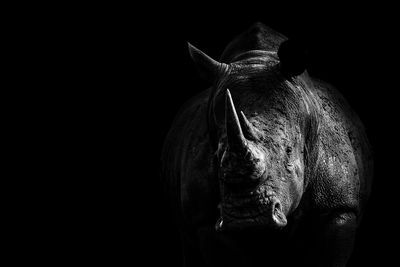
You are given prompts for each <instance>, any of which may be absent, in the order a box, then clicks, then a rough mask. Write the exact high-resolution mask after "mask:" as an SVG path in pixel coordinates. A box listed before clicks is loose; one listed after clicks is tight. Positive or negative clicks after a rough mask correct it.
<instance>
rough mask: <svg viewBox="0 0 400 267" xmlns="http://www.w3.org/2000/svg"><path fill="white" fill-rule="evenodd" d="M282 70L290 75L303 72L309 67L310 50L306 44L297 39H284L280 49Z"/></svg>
mask: <svg viewBox="0 0 400 267" xmlns="http://www.w3.org/2000/svg"><path fill="white" fill-rule="evenodd" d="M278 57H279V60H280V68H281V72H282V73H283V74H284V75H285V76H288V77H293V76H297V75H300V74H302V73H303V72H304V71H305V70H306V67H307V58H308V52H307V50H306V48H305V47H304V45H303V44H302V43H300V42H299V41H296V40H290V39H289V40H286V41H284V42H283V43H282V44H281V45H280V46H279V49H278Z"/></svg>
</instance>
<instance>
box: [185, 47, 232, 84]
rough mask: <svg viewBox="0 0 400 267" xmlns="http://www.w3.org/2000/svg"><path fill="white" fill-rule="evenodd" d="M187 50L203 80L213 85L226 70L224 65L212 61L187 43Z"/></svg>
mask: <svg viewBox="0 0 400 267" xmlns="http://www.w3.org/2000/svg"><path fill="white" fill-rule="evenodd" d="M188 48H189V53H190V57H191V58H192V60H193V61H194V63H195V64H196V66H197V68H198V70H199V72H200V75H201V76H202V77H203V78H204V79H205V80H207V81H209V82H211V83H213V82H214V81H215V80H216V79H218V77H219V76H221V74H222V73H223V72H224V71H225V70H226V69H227V68H228V66H227V65H226V64H224V63H220V62H218V61H216V60H214V59H212V58H211V57H209V56H208V55H206V54H205V53H204V52H202V51H201V50H200V49H198V48H196V47H194V46H193V45H191V44H190V43H188Z"/></svg>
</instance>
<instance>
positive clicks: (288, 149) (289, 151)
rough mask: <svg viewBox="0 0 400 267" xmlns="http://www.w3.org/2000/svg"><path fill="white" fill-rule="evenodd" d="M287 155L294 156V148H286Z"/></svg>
mask: <svg viewBox="0 0 400 267" xmlns="http://www.w3.org/2000/svg"><path fill="white" fill-rule="evenodd" d="M286 154H288V155H289V156H290V155H292V147H290V146H288V147H287V148H286Z"/></svg>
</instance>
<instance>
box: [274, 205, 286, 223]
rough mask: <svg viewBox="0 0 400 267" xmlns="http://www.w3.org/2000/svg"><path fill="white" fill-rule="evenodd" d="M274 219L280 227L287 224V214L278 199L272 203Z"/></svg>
mask: <svg viewBox="0 0 400 267" xmlns="http://www.w3.org/2000/svg"><path fill="white" fill-rule="evenodd" d="M272 221H273V223H274V225H275V226H276V227H278V228H282V227H284V226H286V224H287V220H286V216H285V214H284V213H283V211H282V205H281V203H280V202H279V201H278V200H275V201H274V202H273V203H272Z"/></svg>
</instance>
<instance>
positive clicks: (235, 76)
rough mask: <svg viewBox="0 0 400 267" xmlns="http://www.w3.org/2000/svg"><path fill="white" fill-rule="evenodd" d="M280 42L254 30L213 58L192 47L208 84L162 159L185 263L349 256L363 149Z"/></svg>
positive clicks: (184, 113)
mask: <svg viewBox="0 0 400 267" xmlns="http://www.w3.org/2000/svg"><path fill="white" fill-rule="evenodd" d="M286 40H287V38H286V37H284V36H283V35H281V34H279V33H277V32H275V31H273V30H272V29H270V28H268V27H266V26H264V25H263V24H261V23H256V24H255V25H253V26H252V27H251V28H250V29H249V30H247V31H246V32H244V33H243V34H242V35H240V36H238V37H237V38H236V39H234V40H233V41H232V42H231V43H230V44H229V45H228V47H227V48H226V49H225V51H224V53H223V55H222V57H221V58H220V60H219V61H213V60H212V59H211V58H209V57H208V56H207V55H205V54H204V53H202V52H201V51H200V50H198V49H196V48H194V47H192V46H190V47H189V49H190V53H191V56H192V57H193V59H194V61H195V63H196V64H197V65H198V66H199V70H200V72H201V73H202V74H203V76H204V77H206V79H208V80H209V81H210V83H211V87H210V88H208V89H207V90H205V91H203V92H202V93H200V94H199V95H197V96H195V97H193V98H192V99H191V100H189V101H188V102H187V103H186V104H185V105H184V106H183V107H182V109H181V111H180V112H179V114H178V115H177V116H176V118H175V120H174V122H173V125H172V127H171V129H170V131H169V133H168V135H167V138H166V140H165V143H164V148H163V154H162V177H163V182H164V183H165V188H166V189H167V194H168V198H169V199H170V200H171V205H172V208H173V211H174V214H175V216H176V219H177V222H178V225H179V229H180V231H181V238H182V242H183V253H184V265H185V266H261V265H263V266H289V265H293V264H296V266H346V264H347V262H348V260H349V258H350V256H351V253H352V249H353V246H354V238H355V233H356V229H357V227H358V225H359V223H360V221H361V218H362V215H363V211H364V209H365V205H366V201H367V199H368V196H369V194H370V189H371V181H372V172H373V171H372V168H373V163H372V157H371V153H370V148H369V143H368V140H367V137H366V134H365V131H364V128H363V125H362V123H361V122H360V120H359V118H358V117H357V115H356V114H355V113H354V112H353V111H352V110H351V108H350V107H349V106H348V104H347V103H346V101H345V99H344V98H343V97H342V96H341V95H340V93H339V92H338V91H337V90H336V89H335V88H333V87H332V86H331V85H329V84H327V83H325V82H323V81H320V80H317V79H314V78H312V77H310V76H309V75H308V73H307V71H300V73H299V72H296V70H294V71H293V70H289V71H285V69H284V68H285V67H286V66H285V64H286V62H285V61H286V60H287V59H286V58H285V57H287V56H286V55H285V54H283V55H278V50H279V48H280V46H281V45H282V44H283V43H285V42H286ZM282 53H283V52H282ZM289 57H290V55H289ZM288 64H289V63H288ZM243 151H244V152H243Z"/></svg>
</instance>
